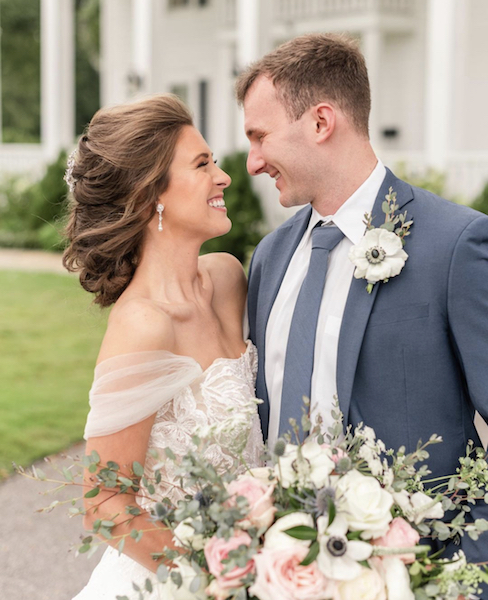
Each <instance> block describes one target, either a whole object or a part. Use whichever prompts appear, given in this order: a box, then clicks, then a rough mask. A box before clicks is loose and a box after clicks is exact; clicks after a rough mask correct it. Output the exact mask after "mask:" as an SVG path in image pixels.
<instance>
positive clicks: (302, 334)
mask: <svg viewBox="0 0 488 600" xmlns="http://www.w3.org/2000/svg"><path fill="white" fill-rule="evenodd" d="M318 225H319V224H318ZM318 225H317V226H315V228H314V229H312V255H311V257H310V264H309V267H308V271H307V275H306V276H305V279H304V280H303V283H302V287H301V288H300V292H299V294H298V298H297V303H296V305H295V310H294V312H293V317H292V320H291V327H290V335H289V337H288V345H287V347H286V356H285V369H284V373H283V392H282V394H281V413H280V428H279V431H280V435H281V434H283V433H286V432H287V431H289V430H290V424H289V419H290V418H294V419H296V420H297V423H298V425H299V426H300V430H301V418H302V414H303V411H302V407H303V401H302V397H303V396H307V397H308V398H310V392H311V388H312V371H313V359H314V351H315V336H316V331H317V321H318V317H319V310H320V304H321V302H322V294H323V291H324V285H325V276H326V273H327V263H328V258H329V252H330V251H331V250H333V249H334V248H335V247H336V246H337V244H338V243H339V242H340V241H341V240H342V238H343V237H344V234H343V233H342V231H341V230H340V229H338V228H337V227H336V226H335V225H332V226H323V227H320V226H318Z"/></svg>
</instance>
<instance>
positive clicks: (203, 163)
mask: <svg viewBox="0 0 488 600" xmlns="http://www.w3.org/2000/svg"><path fill="white" fill-rule="evenodd" d="M209 162H210V161H208V160H207V161H203V162H201V163H200V164H199V165H198V167H206V166H207V165H208V164H209ZM213 163H214V165H216V164H217V159H215V160H214V161H213ZM198 167H197V168H198Z"/></svg>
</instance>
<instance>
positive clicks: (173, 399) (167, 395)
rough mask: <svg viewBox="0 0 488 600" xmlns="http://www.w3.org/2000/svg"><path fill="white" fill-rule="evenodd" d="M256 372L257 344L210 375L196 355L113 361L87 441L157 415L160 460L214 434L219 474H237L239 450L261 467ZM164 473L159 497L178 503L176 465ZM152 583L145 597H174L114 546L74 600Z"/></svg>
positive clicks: (150, 461) (102, 373)
mask: <svg viewBox="0 0 488 600" xmlns="http://www.w3.org/2000/svg"><path fill="white" fill-rule="evenodd" d="M256 370H257V356H256V349H255V347H254V346H253V345H252V344H251V342H249V341H248V342H247V349H246V351H245V352H244V353H243V354H242V355H241V357H240V358H218V359H217V360H215V361H214V362H213V363H212V364H211V365H210V366H209V367H208V368H207V369H205V370H203V369H202V367H201V366H200V365H199V364H198V363H197V362H196V361H195V360H194V359H193V358H190V357H185V356H178V355H175V354H172V353H170V352H165V351H148V352H138V353H135V354H126V355H122V356H117V357H114V358H111V359H108V360H105V361H103V362H101V363H100V364H99V365H98V366H97V367H96V369H95V379H94V383H93V386H92V389H91V391H90V406H91V410H90V413H89V415H88V420H87V425H86V429H85V438H88V437H96V436H100V435H107V434H110V433H114V432H116V431H119V430H121V429H123V428H124V427H127V426H129V425H132V424H134V423H138V422H140V421H142V420H143V419H145V418H147V417H149V416H150V415H152V414H154V413H156V419H155V422H154V426H153V428H152V431H151V435H150V439H149V446H148V450H151V449H154V450H156V451H157V453H158V454H159V456H160V457H164V448H166V447H169V448H171V450H172V451H173V452H174V454H175V455H176V456H177V457H180V456H183V455H184V454H185V453H186V452H187V451H188V449H189V448H190V447H191V446H192V435H194V434H195V433H197V434H200V435H202V434H203V435H204V434H205V433H209V432H210V434H211V437H212V440H213V443H212V444H211V445H210V447H209V448H208V450H207V451H206V456H207V458H208V459H209V460H210V461H211V462H212V464H213V465H214V466H216V467H218V469H219V470H222V472H223V471H225V470H229V469H231V468H232V466H233V463H234V457H235V456H236V455H237V454H239V453H242V456H243V458H244V460H245V462H246V463H247V465H249V466H251V467H253V466H259V465H260V461H261V456H262V451H263V441H262V434H261V427H260V422H259V417H258V414H257V402H256V397H255V388H254V383H255V378H256ZM153 454H155V453H154V452H151V453H148V454H147V456H146V464H145V467H144V468H145V472H146V474H147V475H150V474H151V473H152V472H153V471H152V469H153V467H154V465H155V464H156V463H157V462H159V459H158V458H156V457H155V456H153ZM161 475H162V480H163V481H164V484H161V485H160V486H158V489H157V490H156V494H155V495H156V496H157V497H158V498H161V497H163V496H166V497H169V498H170V499H171V500H174V501H176V500H178V499H179V498H181V497H182V495H183V492H181V491H180V490H179V489H178V487H177V486H178V485H179V480H178V479H177V478H176V476H175V474H174V468H173V463H172V462H171V461H169V460H166V461H165V463H164V467H163V468H162V469H161ZM173 484H174V485H173ZM175 486H176V487H175ZM153 501H154V499H151V498H150V497H149V496H146V497H144V498H142V499H141V500H140V501H139V503H140V504H141V506H142V507H143V508H145V509H148V508H149V506H150V505H151V503H152V502H153ZM156 550H159V548H158V549H156ZM147 578H149V579H151V582H152V583H153V586H154V590H153V592H152V593H151V594H148V593H147V592H146V595H145V596H144V598H148V599H149V598H150V599H151V600H156V599H158V598H163V596H164V597H166V596H165V595H164V594H163V591H162V589H161V588H162V586H161V585H160V584H158V582H157V579H156V577H155V575H154V574H153V573H152V572H150V571H149V570H148V569H146V568H145V567H143V566H142V565H140V564H139V563H137V562H135V561H134V560H132V559H131V558H129V557H128V556H126V555H125V554H120V555H119V552H118V551H117V550H115V549H114V548H112V547H109V548H108V549H107V550H106V551H105V553H104V554H103V556H102V558H101V560H100V562H99V564H98V565H97V566H96V567H95V569H94V571H93V573H92V575H91V578H90V580H89V582H88V584H87V585H86V587H85V588H84V589H83V590H82V591H81V592H80V593H79V594H78V595H77V596H76V597H75V598H74V599H73V600H115V598H116V596H127V597H128V598H130V599H131V600H133V599H134V600H135V599H137V598H139V594H138V593H137V592H135V591H134V589H133V585H132V584H133V583H136V584H137V585H139V586H140V587H141V588H143V587H144V582H145V580H146V579H147ZM158 588H159V590H158Z"/></svg>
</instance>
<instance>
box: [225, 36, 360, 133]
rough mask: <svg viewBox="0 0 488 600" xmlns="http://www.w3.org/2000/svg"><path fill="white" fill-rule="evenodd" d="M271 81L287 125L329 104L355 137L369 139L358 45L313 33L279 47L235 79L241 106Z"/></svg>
mask: <svg viewBox="0 0 488 600" xmlns="http://www.w3.org/2000/svg"><path fill="white" fill-rule="evenodd" d="M261 75H264V76H265V77H269V79H271V81H272V82H273V84H274V85H275V87H276V92H277V96H278V99H279V100H280V101H281V103H282V104H283V106H284V107H285V110H286V112H287V114H288V117H289V118H290V120H291V121H296V120H298V119H299V118H300V117H301V116H302V115H303V113H304V112H305V111H306V110H308V109H309V108H310V107H311V106H314V105H315V104H318V103H319V102H327V101H329V102H330V101H333V102H336V103H337V105H338V106H339V107H340V108H341V110H343V111H344V112H345V113H347V114H348V115H349V116H350V118H351V121H352V123H353V125H354V126H355V128H356V130H357V131H358V133H360V134H362V135H364V136H366V137H367V136H368V120H369V113H370V110H371V93H370V87H369V79H368V70H367V68H366V62H365V59H364V56H363V55H362V54H361V51H360V50H359V48H358V45H357V43H356V42H355V41H354V40H352V39H351V38H348V37H346V36H345V35H335V34H322V33H318V34H317V33H312V34H307V35H302V36H300V37H297V38H294V39H292V40H290V41H289V42H286V43H284V44H282V45H281V46H278V47H277V48H275V49H274V50H273V51H271V52H270V53H269V54H266V55H265V56H263V58H261V59H260V60H258V61H256V62H255V63H253V64H251V65H250V66H249V67H248V68H247V69H246V70H245V71H244V72H243V73H242V74H241V75H240V76H239V77H238V79H237V82H236V87H235V91H236V97H237V101H238V103H239V104H240V105H242V104H244V100H245V98H246V95H247V93H248V91H249V89H250V88H251V86H252V84H253V83H254V82H255V81H256V79H257V78H258V77H260V76H261Z"/></svg>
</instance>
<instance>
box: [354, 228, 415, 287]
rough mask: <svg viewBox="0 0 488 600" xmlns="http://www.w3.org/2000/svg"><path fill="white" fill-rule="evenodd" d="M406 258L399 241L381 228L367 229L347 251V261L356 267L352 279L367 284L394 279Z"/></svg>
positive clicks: (394, 235) (395, 236)
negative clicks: (360, 280) (359, 239)
mask: <svg viewBox="0 0 488 600" xmlns="http://www.w3.org/2000/svg"><path fill="white" fill-rule="evenodd" d="M407 258H408V254H407V253H406V252H405V250H403V245H402V241H401V239H400V238H399V237H398V236H397V235H396V234H395V233H393V232H392V231H388V230H386V229H382V228H376V229H369V230H368V231H367V232H366V234H365V235H364V237H363V238H362V240H361V241H360V242H359V243H358V244H356V245H355V246H353V247H352V248H351V249H350V251H349V260H351V261H352V262H353V263H354V264H355V265H356V269H355V271H354V277H355V278H356V279H366V280H367V282H368V284H375V283H377V282H378V281H385V280H388V279H389V278H390V277H395V276H396V275H398V274H399V273H400V271H401V270H402V269H403V267H404V265H405V261H406V260H407Z"/></svg>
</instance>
